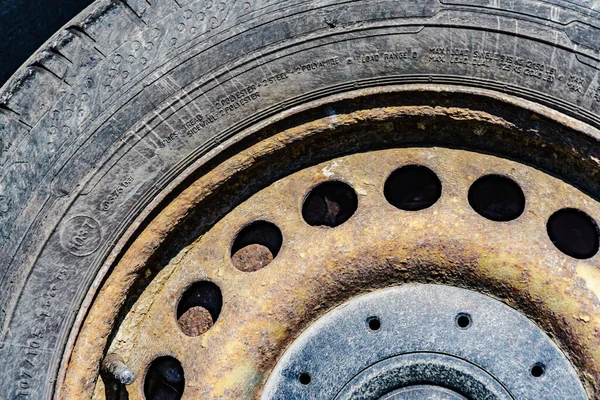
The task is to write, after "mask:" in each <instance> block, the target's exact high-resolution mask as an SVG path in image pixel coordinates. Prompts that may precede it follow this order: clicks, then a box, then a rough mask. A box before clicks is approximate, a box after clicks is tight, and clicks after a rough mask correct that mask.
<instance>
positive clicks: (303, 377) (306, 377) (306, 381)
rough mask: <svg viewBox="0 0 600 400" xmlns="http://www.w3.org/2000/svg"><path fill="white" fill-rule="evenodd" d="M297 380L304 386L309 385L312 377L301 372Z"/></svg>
mask: <svg viewBox="0 0 600 400" xmlns="http://www.w3.org/2000/svg"><path fill="white" fill-rule="evenodd" d="M298 380H299V381H300V383H301V384H303V385H305V386H306V385H308V384H310V382H311V381H312V377H311V376H310V374H308V373H306V372H303V373H301V374H300V376H299V377H298Z"/></svg>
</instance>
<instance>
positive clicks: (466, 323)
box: [456, 313, 473, 329]
mask: <svg viewBox="0 0 600 400" xmlns="http://www.w3.org/2000/svg"><path fill="white" fill-rule="evenodd" d="M472 323H473V321H472V320H471V316H470V315H469V314H466V313H460V314H458V315H457V316H456V326H458V327H459V328H461V329H467V328H469V327H470V326H471V324H472Z"/></svg>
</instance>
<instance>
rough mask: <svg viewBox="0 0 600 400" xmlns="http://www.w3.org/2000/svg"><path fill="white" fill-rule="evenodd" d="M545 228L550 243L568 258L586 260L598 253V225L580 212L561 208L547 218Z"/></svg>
mask: <svg viewBox="0 0 600 400" xmlns="http://www.w3.org/2000/svg"><path fill="white" fill-rule="evenodd" d="M546 228H547V231H548V236H549V237H550V240H551V241H552V243H554V245H555V246H556V247H557V248H558V249H559V250H560V251H562V252H563V253H564V254H566V255H568V256H571V257H573V258H578V259H586V258H590V257H593V256H594V255H596V253H597V252H598V245H599V234H598V225H597V224H596V221H594V220H593V219H592V217H590V216H589V215H587V214H586V213H584V212H583V211H581V210H577V209H575V208H563V209H562V210H558V211H556V212H555V213H554V214H552V216H550V218H548V222H547V224H546Z"/></svg>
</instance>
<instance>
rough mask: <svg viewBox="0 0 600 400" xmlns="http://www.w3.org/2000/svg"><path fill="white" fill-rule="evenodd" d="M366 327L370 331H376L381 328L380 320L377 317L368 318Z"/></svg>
mask: <svg viewBox="0 0 600 400" xmlns="http://www.w3.org/2000/svg"><path fill="white" fill-rule="evenodd" d="M367 325H368V326H369V329H370V330H372V331H378V330H379V328H381V320H380V319H379V317H369V318H367Z"/></svg>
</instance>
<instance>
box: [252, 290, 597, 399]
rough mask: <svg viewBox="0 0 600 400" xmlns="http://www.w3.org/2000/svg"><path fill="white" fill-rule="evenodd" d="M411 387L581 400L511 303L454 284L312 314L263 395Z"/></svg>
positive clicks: (570, 376) (351, 394)
mask: <svg viewBox="0 0 600 400" xmlns="http://www.w3.org/2000/svg"><path fill="white" fill-rule="evenodd" d="M374 320H377V321H378V323H377V324H373V323H372V321H374ZM536 367H539V368H541V369H542V370H543V373H542V374H541V375H540V376H537V373H536V372H535V371H536V370H535V368H536ZM308 376H309V377H310V382H307V381H308V379H307V378H306V377H308ZM303 379H304V381H303ZM415 385H428V386H426V387H422V388H421V389H419V391H418V392H422V393H423V394H425V393H438V395H441V394H442V393H443V392H446V390H445V389H450V390H451V391H453V392H455V393H456V395H455V397H456V396H459V395H460V396H464V398H468V399H473V400H479V399H498V400H501V399H502V400H504V399H506V400H509V399H532V400H533V399H548V400H550V399H556V400H558V399H571V400H576V399H586V398H587V397H586V394H585V391H584V390H583V387H582V385H581V382H580V381H579V379H578V377H577V374H576V373H575V371H574V369H573V368H572V366H571V365H570V363H569V361H568V360H567V359H566V357H565V356H564V354H563V353H562V352H561V351H560V350H559V349H558V347H556V345H555V344H554V343H553V342H552V341H551V340H550V338H549V337H548V336H547V335H545V334H544V333H543V332H542V331H541V330H540V329H539V328H538V327H536V326H535V325H534V324H532V323H531V322H530V321H529V320H528V319H527V318H525V317H524V316H523V315H521V314H519V313H518V312H517V311H515V310H514V309H512V308H510V307H508V306H506V305H505V304H503V303H501V302H499V301H497V300H493V299H491V298H489V297H487V296H484V295H482V294H478V293H475V292H471V291H468V290H464V289H460V288H456V287H449V286H442V285H420V284H408V285H403V286H400V287H396V288H389V289H384V290H381V291H377V292H374V293H371V294H368V295H364V296H361V297H358V298H356V299H353V300H351V301H350V302H348V303H345V304H344V305H342V306H340V307H338V308H336V309H335V310H333V311H331V312H329V313H328V314H326V315H325V316H323V317H322V318H321V319H319V320H318V321H317V322H316V323H314V324H313V325H312V326H311V327H310V328H309V329H307V330H306V331H305V332H304V333H303V334H302V335H301V336H300V337H299V338H298V339H297V340H296V342H294V344H293V345H292V346H291V347H290V348H289V349H288V350H287V351H286V353H285V355H284V356H283V357H282V359H281V360H280V362H279V363H278V364H277V367H276V368H275V370H274V371H273V373H272V375H271V377H270V378H269V381H268V382H267V385H266V387H265V391H264V393H263V396H262V399H263V400H267V399H317V398H319V399H340V400H342V399H344V400H350V399H352V400H359V399H361V400H376V399H379V398H381V397H382V396H384V395H386V394H387V393H390V392H393V391H394V390H397V389H399V388H406V389H403V390H409V389H408V388H410V387H411V386H415ZM442 388H445V389H442ZM411 390H412V389H411ZM418 392H413V393H411V392H403V391H402V390H401V391H399V392H395V393H396V395H394V396H396V397H392V398H398V399H401V398H405V397H403V396H409V394H405V393H410V395H411V396H413V395H416V394H414V393H418ZM409 398H410V397H409ZM457 398H461V397H457Z"/></svg>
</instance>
